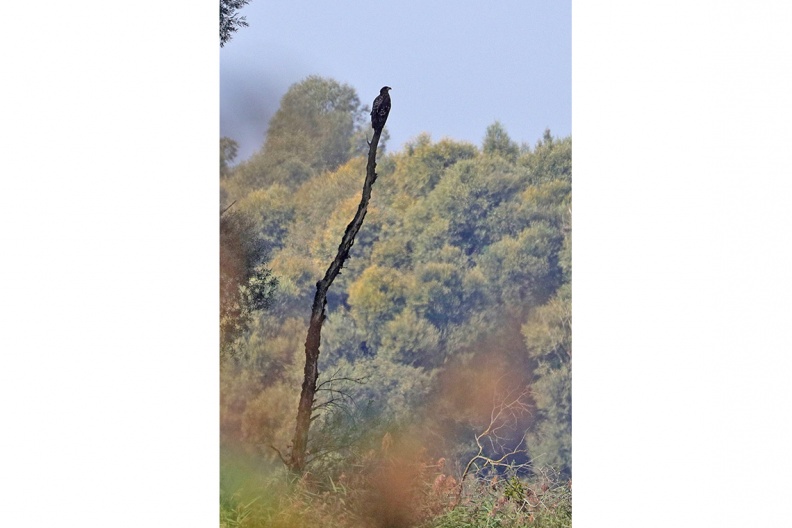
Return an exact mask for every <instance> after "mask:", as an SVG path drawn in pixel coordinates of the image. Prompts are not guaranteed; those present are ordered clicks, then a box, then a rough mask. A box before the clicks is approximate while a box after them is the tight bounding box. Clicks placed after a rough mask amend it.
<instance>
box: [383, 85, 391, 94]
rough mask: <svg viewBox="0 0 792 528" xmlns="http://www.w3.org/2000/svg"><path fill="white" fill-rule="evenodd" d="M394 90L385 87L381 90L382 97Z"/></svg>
mask: <svg viewBox="0 0 792 528" xmlns="http://www.w3.org/2000/svg"><path fill="white" fill-rule="evenodd" d="M392 89H393V88H391V87H390V86H383V87H382V89H381V90H380V93H381V94H382V95H385V94H386V93H388V90H392Z"/></svg>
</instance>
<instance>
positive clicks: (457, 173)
mask: <svg viewBox="0 0 792 528" xmlns="http://www.w3.org/2000/svg"><path fill="white" fill-rule="evenodd" d="M395 111H396V110H395ZM365 113H366V108H364V107H362V106H361V105H360V102H359V99H358V96H357V94H356V93H355V92H354V90H353V89H352V88H350V87H349V86H346V85H341V84H339V83H336V82H335V81H332V80H328V79H323V78H319V77H310V78H308V79H306V80H304V81H303V82H301V83H298V84H296V85H294V86H293V87H292V88H291V89H290V90H289V92H288V93H287V94H286V96H284V98H283V100H282V101H281V107H280V109H279V111H278V113H277V114H276V115H275V116H274V117H273V120H272V122H271V123H270V129H269V132H268V134H267V138H266V141H265V143H264V144H263V146H262V148H261V150H260V151H259V152H258V153H257V154H255V155H254V156H252V157H251V158H250V159H249V160H246V161H244V162H243V163H241V164H238V165H236V166H232V165H231V162H232V161H233V156H234V155H235V152H236V149H235V144H234V143H233V141H231V140H229V139H227V138H224V140H222V142H221V158H220V159H221V182H220V185H221V200H222V203H221V204H220V206H221V210H222V209H225V208H226V207H228V206H229V205H230V204H232V203H233V207H232V208H231V209H230V210H229V212H227V213H225V214H224V216H223V222H224V224H222V225H221V228H222V233H223V237H224V238H222V240H226V242H224V243H223V246H222V248H221V252H222V253H223V255H221V258H223V259H225V260H233V259H232V258H231V257H232V256H233V255H232V254H231V253H230V251H231V249H233V248H237V249H235V251H236V253H234V255H239V256H237V257H234V258H235V259H236V260H233V262H237V261H238V262H240V263H248V264H244V265H243V264H236V265H234V266H227V268H228V269H233V270H241V271H238V272H235V273H237V275H241V276H243V277H244V278H245V280H244V281H240V280H239V279H235V280H230V278H229V276H224V277H223V278H222V280H221V284H222V285H224V286H223V287H224V288H225V289H224V290H223V291H224V292H226V293H223V299H231V301H233V302H230V303H229V302H228V301H226V300H224V302H226V303H227V304H228V306H231V307H232V308H233V310H236V311H233V310H228V309H226V310H225V311H224V313H225V314H226V316H227V317H226V319H227V320H226V322H225V323H224V324H226V326H227V328H228V330H224V333H223V335H224V343H225V345H224V347H225V348H224V349H225V350H227V351H230V353H228V354H224V355H223V356H222V359H221V435H222V439H221V440H222V448H223V453H224V454H223V460H224V461H225V462H224V469H223V477H224V479H225V480H224V482H223V485H222V490H223V493H224V495H223V496H224V497H225V498H224V500H225V501H226V503H225V505H224V506H223V512H224V515H226V517H227V520H226V525H228V526H232V525H233V523H232V522H231V521H229V520H228V519H231V517H233V515H234V512H237V513H239V511H237V510H238V509H240V508H242V509H244V507H246V506H248V504H247V501H245V500H243V498H240V497H239V496H238V495H237V493H238V492H239V490H241V489H242V488H245V486H243V485H242V484H240V483H239V482H233V479H232V478H231V476H232V475H233V474H234V471H233V470H232V469H230V468H231V467H232V466H234V464H233V463H232V462H230V461H231V460H235V458H234V457H239V456H241V453H245V456H246V457H248V458H246V459H245V460H246V462H245V464H243V465H244V466H245V467H246V468H247V469H246V471H248V472H249V474H248V476H247V477H246V479H247V482H248V484H247V485H246V486H247V487H246V488H245V489H247V490H248V492H250V489H255V486H253V488H251V480H250V479H253V481H256V482H258V484H257V486H259V488H261V489H264V488H266V487H267V486H280V485H282V483H281V484H273V482H274V481H272V480H267V479H266V478H264V477H262V475H269V476H270V477H271V476H272V475H273V474H276V473H277V472H278V471H277V470H275V469H273V468H275V467H277V466H278V464H280V462H279V461H278V451H281V452H282V453H283V452H285V451H286V450H287V449H288V442H289V440H290V438H291V434H292V433H293V428H294V416H295V413H296V408H297V399H298V396H299V389H300V384H301V383H302V367H303V362H304V342H305V333H306V329H307V318H308V316H309V314H310V304H311V300H312V298H313V293H314V288H315V283H316V281H317V280H318V278H320V277H321V276H322V274H323V273H324V271H325V269H326V267H327V265H328V264H329V262H330V261H331V260H332V258H333V256H334V254H335V250H336V248H337V246H338V243H339V242H340V240H341V236H342V234H343V232H344V229H345V228H346V225H347V224H348V222H349V221H350V220H351V218H352V217H353V215H354V212H355V208H356V206H357V203H358V202H359V199H360V189H361V187H362V183H363V179H364V177H365V160H364V159H363V158H362V156H361V152H362V151H361V143H362V147H365V135H366V133H369V134H370V132H371V130H370V128H368V129H367V126H366V121H365V119H364V118H365ZM571 148H572V147H571V139H570V138H554V137H553V136H552V135H551V134H550V132H549V131H547V132H546V133H545V135H544V137H543V138H542V139H541V140H540V141H538V142H537V143H536V144H535V145H534V146H528V145H525V144H523V145H519V144H517V143H516V142H514V141H513V140H512V139H511V138H510V137H509V136H508V134H507V132H506V130H505V129H504V127H503V126H502V125H501V124H500V123H497V122H496V123H494V124H493V125H492V126H490V127H489V128H488V129H487V130H486V132H485V133H484V139H483V142H482V146H481V147H480V148H479V147H477V146H476V145H472V144H469V143H464V142H457V141H453V140H451V139H443V140H440V141H437V142H435V141H433V140H432V139H431V137H430V136H429V135H427V134H423V135H421V136H419V137H417V138H416V139H415V140H413V141H412V142H411V143H409V144H408V145H406V146H405V147H404V148H403V149H402V150H401V151H399V152H395V153H391V154H387V155H383V156H381V157H380V158H379V160H378V167H377V170H378V174H379V178H378V180H377V183H376V185H375V186H374V191H373V196H372V200H371V203H370V204H369V212H368V215H367V217H366V220H365V223H364V224H363V227H362V229H361V231H360V233H359V234H358V237H357V240H356V243H355V245H354V247H353V249H352V252H351V257H350V259H349V260H348V262H347V266H346V267H345V269H344V270H343V272H342V274H341V275H340V276H339V277H338V278H337V279H336V281H335V283H334V284H333V286H332V288H331V289H330V292H329V295H328V306H327V312H328V319H327V321H326V323H325V327H324V330H323V333H322V346H321V356H320V369H321V374H320V378H319V383H320V391H319V392H318V393H317V397H318V401H317V404H316V405H317V410H316V419H315V420H314V422H313V425H312V429H311V438H310V441H309V450H310V460H311V462H310V464H309V470H310V472H311V475H313V478H316V479H318V480H317V481H316V482H314V483H313V484H312V485H309V484H307V483H306V482H303V483H302V484H300V485H301V486H303V487H305V486H308V487H307V488H300V489H311V490H313V491H312V492H311V493H314V492H315V493H318V491H317V490H318V489H323V490H324V491H325V492H326V493H329V494H331V496H333V497H335V498H336V499H338V500H340V501H341V502H340V503H338V502H333V501H330V499H326V500H325V499H322V500H324V501H325V502H327V501H330V502H333V503H332V504H331V505H327V504H325V503H323V502H322V500H318V501H317V500H315V498H314V499H311V501H310V502H311V504H313V505H314V506H316V507H317V508H320V506H321V505H320V504H319V503H322V504H324V506H321V508H325V510H323V511H327V509H328V508H329V509H332V508H339V509H340V510H339V511H343V512H347V513H348V514H349V515H352V516H353V517H354V515H363V514H362V513H360V511H357V510H355V509H354V508H353V507H352V506H349V505H350V504H353V503H354V502H355V501H354V500H352V499H351V498H350V497H351V496H352V495H354V494H356V493H362V491H361V490H363V489H367V490H372V489H375V491H376V486H374V488H372V483H373V482H377V481H378V479H382V480H383V482H387V483H388V489H390V490H391V492H390V493H392V492H393V489H394V486H395V487H396V488H399V489H401V488H404V493H407V494H410V493H413V494H415V493H418V495H419V496H420V497H422V498H421V500H418V499H415V497H413V498H412V499H410V500H407V502H408V503H410V504H424V503H423V502H421V501H422V500H424V499H426V500H429V499H427V497H429V498H431V501H430V502H431V503H432V505H431V507H429V506H427V508H429V510H426V509H424V510H421V512H422V513H420V515H419V514H418V513H416V511H413V510H411V513H410V518H409V523H411V524H413V525H415V524H417V523H423V524H425V525H426V526H452V525H464V523H463V524H454V523H455V522H459V523H462V520H461V519H468V520H467V521H465V522H469V523H470V525H474V524H475V522H474V521H473V520H470V519H473V518H475V517H476V516H477V515H484V514H483V513H482V512H485V514H486V515H490V513H491V514H492V515H496V514H497V512H498V511H499V512H501V514H502V515H505V514H506V512H510V513H509V515H512V516H513V517H514V519H518V518H519V519H522V520H521V521H520V520H514V523H515V524H512V525H514V526H518V525H520V526H521V525H524V524H520V523H525V522H529V520H530V522H534V521H535V522H536V523H539V521H537V520H535V518H534V517H535V515H534V514H535V511H534V510H533V509H531V507H529V506H530V504H532V503H531V502H530V501H531V500H533V499H531V495H530V493H529V491H528V490H529V489H531V490H533V491H531V493H534V498H536V496H537V493H539V494H540V495H542V494H544V495H546V496H547V497H551V495H552V493H555V494H556V495H552V497H553V498H552V500H553V501H555V502H553V504H555V505H556V506H558V508H556V509H555V510H553V512H555V513H553V515H556V514H557V517H558V519H560V520H559V521H558V523H559V524H554V523H555V522H556V521H555V520H553V521H552V522H551V521H548V520H547V519H550V517H547V516H545V517H542V519H545V520H544V521H541V522H546V523H547V524H537V525H547V526H567V525H568V524H566V523H567V520H568V507H569V497H568V494H569V486H568V481H569V479H570V478H571V467H572V461H571V397H570V381H571V368H570V364H571V332H570V328H571V309H570V306H571V289H570V280H571V225H570V220H571V213H570V208H571V194H570V193H571ZM232 211H233V216H231V217H229V218H228V219H226V216H227V215H229V213H230V212H232ZM227 233H231V234H238V233H244V235H243V237H246V243H245V244H242V243H241V242H238V243H237V244H236V246H234V245H233V244H231V243H228V240H229V239H233V240H239V237H238V236H237V235H234V236H235V237H236V238H234V237H233V236H229V235H227ZM229 248H231V249H229ZM265 261H266V262H265ZM276 285H277V286H276ZM256 288H258V289H256ZM228 292H230V293H228ZM242 318H244V320H242V321H241V320H240V319H242ZM517 393H519V394H521V395H524V398H523V397H522V396H521V399H520V400H519V402H520V405H519V406H508V405H507V401H508V398H509V396H510V395H512V394H517ZM495 409H503V410H504V411H507V412H504V413H503V414H498V415H497V416H496V413H495V412H494V410H495ZM494 416H495V417H496V418H497V419H495V418H493V417H494ZM499 420H502V421H499ZM488 426H489V430H491V431H495V432H494V433H492V432H491V434H487V435H483V436H482V437H481V438H482V439H483V440H482V442H483V441H484V440H487V442H486V443H485V446H484V455H483V456H486V457H488V459H489V460H495V459H498V458H499V457H504V458H503V460H505V465H502V466H495V465H491V464H490V465H489V466H488V465H487V464H483V465H480V464H477V465H474V467H473V469H474V471H473V472H472V473H471V475H470V477H469V478H468V479H467V480H465V481H464V482H459V479H460V478H461V476H462V474H463V473H462V468H463V467H465V464H466V463H467V462H468V461H470V460H471V457H472V456H473V455H475V453H476V452H477V446H476V442H477V437H478V435H480V434H482V433H483V432H486V431H485V430H487V428H488ZM251 461H255V463H252V462H251ZM394 461H400V462H399V464H397V466H398V467H402V466H403V467H413V468H417V469H415V473H414V474H413V473H409V475H407V476H404V475H401V474H400V473H399V474H397V475H396V476H395V477H392V478H391V477H385V476H382V475H383V472H384V473H388V471H390V470H389V469H388V468H390V467H391V466H393V464H395V462H394ZM407 461H408V462H407ZM441 461H442V462H441ZM507 465H508V466H510V468H509V467H506V466H507ZM235 467H236V466H235ZM251 467H262V468H264V469H262V470H261V471H258V472H256V471H253V470H251V469H250V468H251ZM394 467H395V466H394ZM251 472H252V473H251ZM548 472H552V475H554V477H553V479H551V480H552V482H551V485H550V488H544V489H541V488H537V487H536V486H540V487H541V486H547V485H548V484H547V482H549V481H548V480H547V477H546V476H547V475H548ZM253 473H255V474H256V475H258V476H257V477H255V478H254V477H252V476H250V475H252V474H253ZM397 473H398V472H397ZM378 475H379V476H378ZM542 475H544V477H542ZM320 476H321V478H320ZM441 477H442V478H441ZM540 477H541V478H540ZM492 478H495V479H497V478H500V479H501V480H500V484H498V485H497V486H496V485H494V484H493V485H492V486H491V487H490V486H487V485H482V484H481V483H482V482H485V479H486V482H490V480H489V479H492ZM229 479H230V480H229ZM256 479H264V480H256ZM394 479H395V480H394ZM399 479H402V480H404V479H406V480H404V481H403V482H402V480H399ZM427 479H428V480H427ZM437 479H441V481H442V482H451V481H450V480H449V481H445V480H443V479H457V480H456V481H454V482H456V483H457V484H455V485H454V486H450V487H448V489H446V488H444V487H443V486H445V484H442V482H441V484H439V485H438V486H440V487H439V488H437V486H435V488H433V487H432V486H433V485H434V484H433V483H435V482H437ZM510 479H511V480H510ZM542 479H544V480H542ZM265 481H266V482H265ZM356 482H357V483H358V484H359V485H356V484H355V483H356ZM394 482H396V484H394ZM408 482H409V483H408ZM360 483H365V485H362V484H360ZM399 483H401V484H399ZM509 483H511V484H509ZM402 484H403V485H402ZM283 485H285V484H283ZM311 486H313V487H311ZM477 486H483V487H477ZM436 488H437V489H436ZM433 489H434V491H432V490H433ZM438 489H440V491H438ZM548 489H550V490H551V491H548ZM443 490H445V491H443ZM515 490H516V491H515ZM552 490H555V491H552ZM564 490H567V491H564ZM375 491H373V492H375ZM446 492H447V494H449V495H448V497H446V499H447V500H446V499H442V498H438V497H437V494H438V493H439V494H440V495H442V494H443V493H446ZM551 492H552V493H551ZM268 493H269V492H265V491H261V493H259V494H255V493H254V495H255V496H263V495H266V494H268ZM305 493H308V491H305ZM433 494H434V495H433ZM309 495H310V493H309ZM306 496H307V495H306ZM452 496H453V497H452ZM479 496H480V497H483V498H482V499H481V500H482V501H485V502H486V504H484V503H478V502H476V503H475V504H474V505H471V502H470V500H471V498H472V497H479ZM485 496H486V497H485ZM311 497H313V495H311ZM411 497H412V495H411ZM454 497H456V498H454ZM298 499H299V497H298V496H297V495H293V494H292V495H290V499H289V500H290V501H292V502H293V501H298V502H299V500H302V499H299V500H298ZM250 500H252V498H251V499H250ZM333 500H335V499H333ZM405 500H406V499H405ZM548 500H550V499H549V498H548ZM361 501H363V503H365V502H366V501H364V500H363V499H361ZM454 501H457V502H454ZM465 501H467V502H465ZM487 501H489V502H487ZM526 501H528V502H526ZM474 502H475V501H474ZM369 503H370V501H369ZM300 504H302V503H300ZM344 504H347V506H348V507H347V506H343V505H344ZM487 504H488V505H489V506H487ZM559 505H560V506H559ZM303 506H305V504H302V506H300V507H301V508H302V507H303ZM284 507H286V506H284V504H280V505H275V504H269V505H268V506H266V507H264V506H262V505H260V504H259V505H258V506H255V507H253V506H250V508H248V509H250V511H253V510H255V509H256V508H260V509H261V511H260V512H259V513H260V514H261V515H265V513H261V512H269V513H266V515H276V514H275V513H273V512H276V511H280V512H281V513H282V512H283V511H284V510H283V508H284ZM421 507H423V506H421ZM235 508H236V509H235ZM432 508H436V511H435V510H432ZM481 508H484V509H483V510H482V509H481ZM487 508H489V509H487ZM559 508H560V509H559ZM353 510H354V511H355V512H357V513H354V515H353V513H350V512H353ZM396 510H398V511H401V510H399V509H398V508H396ZM430 510H431V511H430ZM493 510H497V511H496V512H495V513H492V511H493ZM240 511H241V510H240ZM317 511H318V510H317ZM543 511H545V512H547V511H549V510H547V508H545V510H543ZM487 512H489V513H487ZM347 513H344V514H343V515H346V514H347ZM501 514H498V515H501ZM306 515H307V514H306ZM343 515H342V514H341V513H338V515H335V517H334V518H335V519H336V520H338V519H339V518H341V517H343ZM339 516H340V517H339ZM376 517H377V518H383V516H382V515H381V514H378V515H377V516H376ZM386 517H387V516H386ZM551 517H552V516H551ZM538 518H539V517H536V519H538ZM273 519H274V518H270V519H269V521H268V522H270V523H272V524H276V523H274V520H273ZM350 519H352V517H350ZM552 519H556V517H552ZM338 522H339V524H338V525H339V526H340V525H344V526H346V525H348V526H353V525H355V524H354V522H355V521H353V520H350V521H349V523H348V524H343V523H340V521H338ZM361 522H363V521H361ZM394 522H396V521H394ZM404 522H407V521H406V520H405V521H404ZM509 522H511V521H509ZM509 522H507V521H506V520H503V519H502V520H501V521H500V524H499V525H502V526H507V525H510V524H509ZM250 525H255V524H250ZM364 525H365V522H364ZM369 525H370V524H369Z"/></svg>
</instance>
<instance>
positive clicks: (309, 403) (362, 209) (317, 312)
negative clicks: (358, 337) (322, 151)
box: [288, 129, 382, 473]
mask: <svg viewBox="0 0 792 528" xmlns="http://www.w3.org/2000/svg"><path fill="white" fill-rule="evenodd" d="M381 133H382V130H381V129H380V130H375V131H374V137H372V138H371V143H370V145H369V156H368V165H367V166H366V181H365V182H364V183H363V194H362V196H361V198H360V205H359V206H358V210H357V213H355V218H353V219H352V222H350V223H349V225H348V226H347V228H346V232H344V237H343V238H342V239H341V244H340V245H339V246H338V253H337V254H336V257H335V259H333V262H332V263H331V264H330V267H329V268H327V272H326V273H325V276H324V278H323V279H322V280H320V281H319V282H317V283H316V295H315V296H314V301H313V306H312V308H311V321H310V323H309V324H308V337H307V338H306V340H305V373H304V377H303V384H302V392H301V393H300V404H299V406H298V407H297V426H296V427H295V431H294V439H293V440H292V448H291V455H290V456H289V460H288V465H289V468H290V469H291V470H292V471H293V472H294V473H302V472H303V471H304V469H305V463H306V459H305V455H306V451H307V448H308V429H309V428H310V426H311V412H312V411H313V404H314V397H315V395H316V380H317V379H318V378H319V345H320V344H321V341H322V323H324V320H325V306H326V305H327V290H328V289H329V288H330V285H331V284H332V283H333V280H334V279H335V278H336V276H337V275H338V273H339V272H340V271H341V268H342V267H343V265H344V262H345V261H346V259H347V257H348V256H349V250H350V249H351V248H352V244H354V243H355V236H356V235H357V233H358V231H359V230H360V227H361V226H362V225H363V218H365V216H366V211H367V209H368V203H369V198H371V186H372V185H374V181H375V180H376V179H377V173H376V172H374V170H375V169H376V167H377V162H376V158H377V144H378V143H379V139H380V134H381Z"/></svg>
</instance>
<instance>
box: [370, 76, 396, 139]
mask: <svg viewBox="0 0 792 528" xmlns="http://www.w3.org/2000/svg"><path fill="white" fill-rule="evenodd" d="M390 89H391V87H390V86H383V87H382V89H381V90H380V94H379V95H378V96H377V98H376V99H374V103H373V104H372V105H371V127H372V128H373V129H374V130H382V127H384V126H385V121H387V120H388V113H390V109H391V100H390V94H389V93H388V90H390Z"/></svg>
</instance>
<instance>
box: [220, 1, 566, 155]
mask: <svg viewBox="0 0 792 528" xmlns="http://www.w3.org/2000/svg"><path fill="white" fill-rule="evenodd" d="M241 14H242V15H244V16H246V17H247V21H248V23H249V24H250V25H249V27H246V28H241V29H240V30H239V31H237V32H236V33H235V34H234V36H233V38H232V40H231V41H229V42H228V43H227V44H226V45H225V47H224V48H222V50H221V51H220V133H221V135H223V136H229V137H231V138H233V139H235V140H236V141H238V142H239V143H240V153H239V158H240V160H241V159H245V158H247V157H248V156H250V155H251V154H252V153H253V152H254V151H255V150H257V149H258V148H259V147H260V145H261V144H262V141H263V139H264V135H265V133H266V129H267V123H268V121H269V119H270V117H271V116H272V114H273V113H274V112H275V111H276V110H277V108H278V104H279V101H280V98H281V97H282V96H283V94H284V93H285V92H286V90H287V89H288V87H289V86H290V85H291V84H293V83H295V82H298V81H300V80H302V79H304V78H305V77H307V76H308V75H313V74H317V75H321V76H326V77H332V78H334V79H336V80H337V81H339V82H342V83H347V84H350V85H351V86H352V87H354V88H355V90H357V92H358V95H359V96H360V98H361V101H362V102H363V103H364V104H368V105H370V104H371V101H372V100H373V99H374V97H375V96H376V95H377V94H378V93H379V89H380V87H382V86H383V85H388V86H391V87H392V88H393V90H392V91H391V98H392V100H393V110H392V111H391V114H390V117H389V119H388V125H387V127H388V130H389V131H390V135H391V140H390V143H389V146H390V150H399V149H400V148H401V147H402V145H403V144H404V142H406V141H408V140H409V139H411V138H414V137H415V136H416V135H418V134H419V133H421V132H429V133H430V134H431V135H432V137H433V138H434V139H436V140H437V139H440V138H442V137H446V136H448V137H451V138H454V139H459V140H467V141H471V142H473V143H475V144H477V145H480V144H481V140H482V138H483V136H484V134H485V131H486V128H487V126H488V125H490V124H491V123H492V122H493V121H495V120H496V119H497V120H499V121H501V122H502V123H503V124H504V125H505V127H506V129H507V131H508V132H509V134H510V136H511V137H512V139H513V140H515V141H517V142H527V143H530V144H534V143H535V142H536V140H537V139H539V138H540V137H541V135H542V133H543V131H544V129H545V128H550V130H551V132H552V133H553V134H554V135H557V136H566V135H569V134H570V133H571V121H572V118H571V104H572V103H571V94H572V82H571V77H572V68H571V23H572V19H571V2H570V1H569V0H563V1H556V0H544V1H542V0H527V1H526V0H521V1H517V0H510V1H500V2H489V3H485V2H481V1H470V0H464V1H455V2H450V1H448V2H445V1H438V2H421V1H418V0H404V1H399V2H391V3H386V2H366V1H362V0H348V1H341V2H319V1H308V0H297V1H291V2H273V1H270V0H252V1H251V3H250V4H249V5H248V6H246V7H245V8H243V9H242V11H241Z"/></svg>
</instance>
